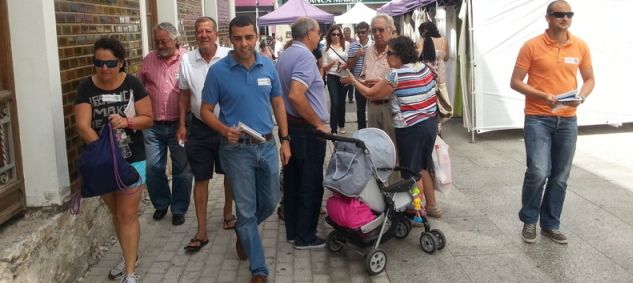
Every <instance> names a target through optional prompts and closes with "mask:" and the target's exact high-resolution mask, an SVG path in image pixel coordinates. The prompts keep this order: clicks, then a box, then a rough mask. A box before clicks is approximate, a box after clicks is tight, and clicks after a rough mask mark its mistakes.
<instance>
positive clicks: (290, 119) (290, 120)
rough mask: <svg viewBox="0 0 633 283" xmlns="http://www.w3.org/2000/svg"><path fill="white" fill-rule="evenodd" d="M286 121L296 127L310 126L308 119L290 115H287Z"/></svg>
mask: <svg viewBox="0 0 633 283" xmlns="http://www.w3.org/2000/svg"><path fill="white" fill-rule="evenodd" d="M286 119H287V120H288V124H295V125H310V123H308V121H307V120H306V119H303V118H299V117H295V116H292V115H289V114H286Z"/></svg>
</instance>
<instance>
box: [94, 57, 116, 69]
mask: <svg viewBox="0 0 633 283" xmlns="http://www.w3.org/2000/svg"><path fill="white" fill-rule="evenodd" d="M94 64H95V67H97V68H101V67H103V65H106V67H108V68H109V69H112V68H115V67H116V66H117V65H119V60H99V59H95V60H94Z"/></svg>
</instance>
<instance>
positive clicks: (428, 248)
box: [420, 232, 438, 254]
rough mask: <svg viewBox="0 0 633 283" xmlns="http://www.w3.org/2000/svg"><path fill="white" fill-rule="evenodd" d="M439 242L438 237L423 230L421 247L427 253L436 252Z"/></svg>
mask: <svg viewBox="0 0 633 283" xmlns="http://www.w3.org/2000/svg"><path fill="white" fill-rule="evenodd" d="M437 244H438V240H437V238H436V237H435V235H433V234H431V233H430V232H422V234H420V247H421V248H422V250H423V251H424V252H425V253H427V254H432V253H434V252H435V249H437Z"/></svg>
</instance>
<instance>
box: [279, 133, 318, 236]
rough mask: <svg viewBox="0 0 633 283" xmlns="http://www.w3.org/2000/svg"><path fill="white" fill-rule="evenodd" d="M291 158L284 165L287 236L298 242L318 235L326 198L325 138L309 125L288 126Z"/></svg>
mask: <svg viewBox="0 0 633 283" xmlns="http://www.w3.org/2000/svg"><path fill="white" fill-rule="evenodd" d="M288 132H289V135H290V138H291V139H290V150H291V152H292V157H290V161H289V162H288V164H287V165H286V166H284V190H283V191H284V219H285V222H286V239H288V240H294V241H295V244H297V245H304V244H308V243H311V242H312V241H314V240H315V238H316V233H317V224H318V223H319V215H320V213H321V201H322V199H323V161H324V159H325V143H326V142H325V141H324V140H321V139H318V138H317V137H316V136H315V135H314V128H313V127H311V126H308V125H293V124H289V125H288Z"/></svg>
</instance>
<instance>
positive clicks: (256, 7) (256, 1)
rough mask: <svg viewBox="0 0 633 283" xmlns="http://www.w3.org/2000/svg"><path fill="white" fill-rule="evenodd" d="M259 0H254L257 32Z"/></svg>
mask: <svg viewBox="0 0 633 283" xmlns="http://www.w3.org/2000/svg"><path fill="white" fill-rule="evenodd" d="M258 22H259V0H255V27H256V28H257V33H259V24H258Z"/></svg>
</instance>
